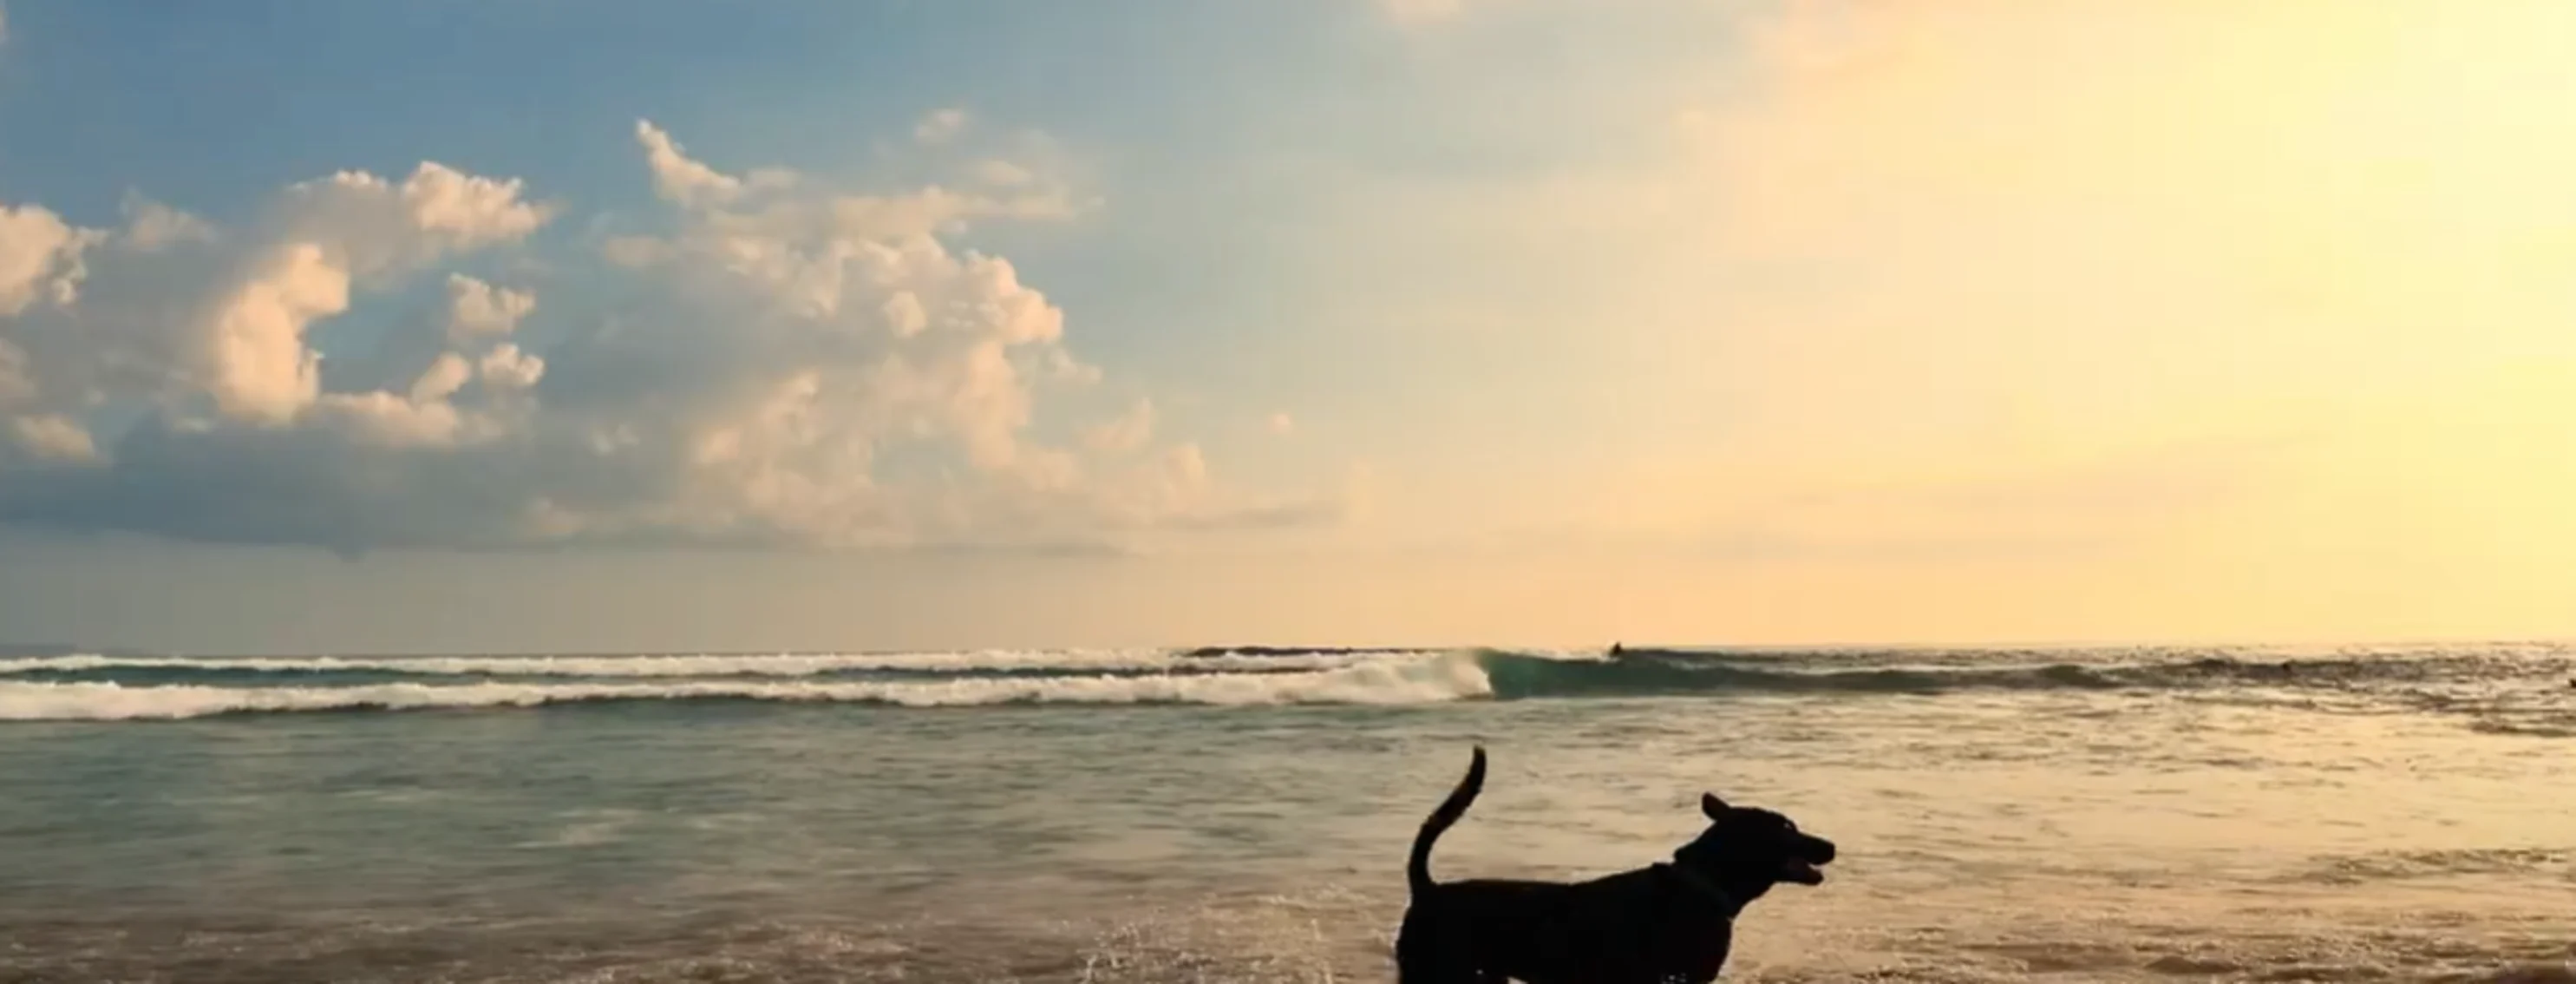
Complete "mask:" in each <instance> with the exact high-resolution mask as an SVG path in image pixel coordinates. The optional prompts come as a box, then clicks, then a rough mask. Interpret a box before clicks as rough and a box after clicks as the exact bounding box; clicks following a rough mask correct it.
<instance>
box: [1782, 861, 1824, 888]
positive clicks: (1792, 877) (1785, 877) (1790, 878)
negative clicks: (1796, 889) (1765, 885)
mask: <svg viewBox="0 0 2576 984" xmlns="http://www.w3.org/2000/svg"><path fill="white" fill-rule="evenodd" d="M1780 880H1781V881H1784V882H1788V883H1790V884H1793V885H1822V884H1824V883H1825V869H1823V868H1819V867H1816V865H1815V864H1814V863H1813V862H1810V861H1807V860H1806V859H1804V858H1787V859H1783V860H1782V861H1781V862H1780Z"/></svg>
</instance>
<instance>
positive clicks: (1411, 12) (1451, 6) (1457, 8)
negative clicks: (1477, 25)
mask: <svg viewBox="0 0 2576 984" xmlns="http://www.w3.org/2000/svg"><path fill="white" fill-rule="evenodd" d="M1469 2H1470V0H1377V3H1378V9H1379V10H1380V11H1381V12H1383V13H1385V15H1386V16H1387V18H1388V19H1389V20H1392V21H1394V22H1395V23H1396V24H1397V26H1400V27H1421V26H1424V25H1429V24H1437V23H1441V22H1444V21H1449V20H1454V19H1456V18H1457V17H1459V16H1460V15H1462V14H1465V13H1466V12H1467V5H1468V3H1469Z"/></svg>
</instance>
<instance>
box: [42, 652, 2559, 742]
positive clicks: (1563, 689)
mask: <svg viewBox="0 0 2576 984" xmlns="http://www.w3.org/2000/svg"><path fill="white" fill-rule="evenodd" d="M2035 657H2045V659H2044V660H2043V659H2039V658H2035ZM2568 667H2569V660H2568V659H2567V658H2566V655H2565V654H2564V653H2563V652H2562V651H2559V650H2555V649H2549V650H2542V651H2525V652H2500V651H2497V650H2480V651H2475V652H2470V653H2441V652H2434V653H2405V652H2376V651H2367V652H2353V653H2345V654H2326V655H2306V656H2300V657H2296V658H2287V659H2281V658H2273V657H2272V655H2271V654H2264V653H2254V652H2251V651H2238V652H2232V653H2230V652H2189V651H2162V650H2159V651H2144V650H2100V651H2059V652H2046V653H2042V652H2030V651H2024V652H2018V653H2012V652H1989V653H1984V654H1962V653H1938V652H1920V651H1896V650H1886V651H1866V650H1851V651H1805V652H1743V651H1704V650H1632V651H1628V652H1626V653H1624V654H1623V655H1621V656H1618V657H1606V656H1603V655H1601V654H1598V653H1586V652H1540V651H1504V650H1483V649H1474V650H1451V651H1434V650H1403V649H1288V648H1262V647H1242V648H1226V649H1197V650H1179V651H1174V650H1106V651H985V652H945V653H892V654H777V655H748V654H734V655H726V654H713V655H662V656H499V655H493V656H424V657H310V658H292V657H176V656H103V655H63V656H39V657H18V658H6V659H0V720H122V719H165V718H189V717H202V716H208V715H218V714H242V713H263V712H272V713H273V712H289V711H333V710H336V711H348V710H411V709H439V708H449V709H463V708H497V707H530V706H549V705H563V704H604V703H619V702H643V701H769V702H793V703H832V704H872V705H885V706H894V707H955V706H991V705H1007V704H1203V705H1277V704H1347V705H1403V704H1433V703H1444V702H1452V701H1461V700H1484V699H1491V700H1544V699H1582V698H1608V697H1673V696H1719V695H1726V694H1741V695H1765V694H1769V695H1797V696H1807V697H1821V696H1833V695H1837V694H1841V695H1851V696H1855V697H1866V696H1926V697H1928V696H1939V695H1943V694H1951V693H1961V692H1996V691H2028V692H2037V691H2065V692H2087V691H2090V692H2111V691H2147V692H2156V691H2161V692H2197V693H2204V694H2219V695H2228V694H2236V695H2245V696H2249V697H2250V696H2256V695H2270V697H2271V698H2273V699H2279V700H2284V701H2288V702H2293V703H2295V702H2300V701H2305V702H2307V703H2308V704H2309V705H2312V706H2317V707H2319V708H2320V709H2331V708H2330V707H2329V706H2328V705H2335V704H2338V702H2340V703H2342V704H2349V703H2351V702H2352V701H2351V700H2350V698H2362V699H2364V700H2365V702H2385V701H2389V700H2395V701H2399V702H2401V703H2405V704H2407V705H2408V706H2410V707H2411V708H2413V709H2417V710H2434V711H2449V712H2455V713H2457V712H2465V713H2468V714H2469V715H2471V716H2472V717H2475V718H2477V719H2478V723H2477V724H2476V725H2474V726H2475V727H2477V728H2479V729H2480V730H2483V731H2488V732H2491V733H2498V734H2521V735H2530V736H2535V737H2560V736H2564V734H2565V732H2564V730H2563V728H2561V727H2559V726H2560V725H2562V724H2563V722H2564V720H2565V718H2564V717H2563V716H2560V715H2563V714H2564V712H2565V710H2566V707H2567V706H2568V704H2569V703H2571V701H2570V700H2568V699H2566V698H2567V691H2566V689H2565V688H2564V685H2563V683H2562V680H2563V678H2564V677H2565V675H2566V673H2567V671H2568ZM2499 695H2501V696H2499ZM2507 699H2510V700H2509V701H2508V702H2510V703H2512V704H2513V707H2514V708H2518V709H2519V710H2520V711H2523V712H2527V713H2517V714H2502V713H2485V712H2490V711H2498V710H2500V709H2505V705H2504V704H2502V703H2499V701H2500V700H2507Z"/></svg>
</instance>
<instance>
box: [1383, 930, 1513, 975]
mask: <svg viewBox="0 0 2576 984" xmlns="http://www.w3.org/2000/svg"><path fill="white" fill-rule="evenodd" d="M1462 942H1463V941H1462V940H1460V939H1458V938H1457V936H1455V935H1454V934H1452V933H1444V932H1441V931H1439V930H1438V929H1435V928H1433V927H1430V926H1424V925H1411V926H1406V927H1404V931H1403V932H1401V933H1399V934H1397V936H1396V939H1395V980H1396V984H1502V982H1503V978H1502V977H1501V976H1500V975H1495V974H1487V973H1485V972H1484V971H1483V970H1481V969H1479V968H1478V967H1477V966H1476V962H1475V954H1474V953H1473V952H1472V951H1471V950H1469V949H1468V948H1467V947H1465V946H1462V945H1461V943H1462Z"/></svg>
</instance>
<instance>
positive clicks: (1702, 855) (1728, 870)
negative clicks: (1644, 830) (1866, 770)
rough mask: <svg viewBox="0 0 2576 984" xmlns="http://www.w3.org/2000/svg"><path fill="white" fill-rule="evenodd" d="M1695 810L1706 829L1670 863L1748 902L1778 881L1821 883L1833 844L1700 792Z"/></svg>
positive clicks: (1784, 819) (1783, 821) (1759, 811)
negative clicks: (1705, 822) (1702, 817)
mask: <svg viewBox="0 0 2576 984" xmlns="http://www.w3.org/2000/svg"><path fill="white" fill-rule="evenodd" d="M1699 809H1700V812H1702V813H1705V814H1708V829H1707V830H1704V831H1701V832H1700V835H1699V837H1698V838H1697V839H1695V840H1693V841H1691V842H1690V843H1688V844H1685V845H1683V846H1682V849H1681V850H1679V851H1676V852H1674V853H1673V860H1674V861H1675V862H1677V863H1679V864H1681V865H1683V866H1685V867H1688V868H1689V869H1691V870H1692V871H1693V872H1695V873H1697V874H1699V875H1700V876H1701V877H1704V878H1707V879H1709V880H1711V881H1714V882H1716V883H1717V884H1719V885H1721V886H1724V887H1725V888H1726V889H1727V890H1728V891H1730V892H1733V893H1735V894H1736V896H1737V897H1738V898H1740V899H1742V900H1743V901H1747V902H1749V901H1752V900H1753V899H1756V898H1760V897H1761V895H1762V893H1764V892H1767V891H1770V890H1771V886H1773V885H1777V884H1780V883H1782V882H1788V883H1790V884H1796V885H1822V884H1824V882H1825V872H1824V866H1825V865H1828V864H1832V863H1833V861H1834V842H1832V841H1829V840H1826V839H1824V838H1822V837H1818V836H1816V835H1814V834H1810V833H1807V832H1805V831H1802V830H1799V829H1798V825H1797V823H1796V822H1794V821H1791V820H1790V819H1789V818H1788V817H1785V816H1781V815H1780V814H1779V813H1777V812H1774V811H1771V810H1765V809H1762V808H1760V807H1754V806H1730V805H1728V804H1727V802H1726V801H1725V800H1722V799H1719V798H1717V796H1716V795H1715V794H1712V793H1702V794H1700V798H1699Z"/></svg>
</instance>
